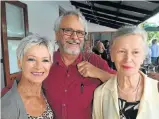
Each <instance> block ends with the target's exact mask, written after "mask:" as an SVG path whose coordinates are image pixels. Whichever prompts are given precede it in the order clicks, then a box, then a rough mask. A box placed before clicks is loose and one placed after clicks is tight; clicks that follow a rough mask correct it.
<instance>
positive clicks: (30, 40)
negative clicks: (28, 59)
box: [16, 34, 53, 61]
mask: <svg viewBox="0 0 159 119" xmlns="http://www.w3.org/2000/svg"><path fill="white" fill-rule="evenodd" d="M35 45H44V46H46V48H47V49H48V51H49V54H50V56H51V61H52V59H53V45H52V43H51V41H50V40H48V39H46V38H44V37H40V35H38V34H32V35H28V36H27V37H25V38H23V39H22V40H21V41H20V43H19V45H18V48H17V50H16V54H17V59H18V60H21V61H22V59H23V56H24V55H25V53H26V52H27V51H28V49H30V48H31V47H33V46H35ZM37 52H38V51H37Z"/></svg>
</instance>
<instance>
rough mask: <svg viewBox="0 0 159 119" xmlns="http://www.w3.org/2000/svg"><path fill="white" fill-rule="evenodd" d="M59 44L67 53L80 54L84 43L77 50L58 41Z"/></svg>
mask: <svg viewBox="0 0 159 119" xmlns="http://www.w3.org/2000/svg"><path fill="white" fill-rule="evenodd" d="M57 44H58V46H59V48H60V47H61V48H62V49H63V51H64V52H65V53H67V54H70V55H78V54H80V52H81V51H82V49H83V44H84V43H82V44H81V46H80V49H78V50H76V51H75V50H70V49H68V48H66V46H65V45H62V44H61V43H60V42H57Z"/></svg>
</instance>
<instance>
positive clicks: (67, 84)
mask: <svg viewBox="0 0 159 119" xmlns="http://www.w3.org/2000/svg"><path fill="white" fill-rule="evenodd" d="M82 60H83V58H82V54H80V55H79V57H78V58H77V60H76V61H75V62H74V63H73V64H71V65H69V66H68V67H66V66H65V64H64V63H63V62H62V60H61V56H60V52H59V51H57V52H56V53H55V54H54V63H53V65H52V67H51V69H50V73H49V76H48V78H47V79H46V80H45V81H44V90H45V94H46V97H47V99H48V102H49V104H50V106H51V108H52V110H53V112H54V114H55V119H91V115H92V101H93V93H94V90H95V89H96V87H97V86H98V85H100V83H101V82H100V80H99V79H93V78H84V77H82V76H81V75H80V73H79V72H78V70H77V64H78V63H80V62H81V61H82ZM89 62H90V63H91V64H93V65H94V66H96V67H99V68H101V69H103V70H105V71H107V72H110V73H115V71H114V70H112V69H110V68H109V66H108V64H107V62H106V61H105V60H103V59H102V58H100V57H99V56H97V55H95V54H93V53H92V54H91V56H90V60H89Z"/></svg>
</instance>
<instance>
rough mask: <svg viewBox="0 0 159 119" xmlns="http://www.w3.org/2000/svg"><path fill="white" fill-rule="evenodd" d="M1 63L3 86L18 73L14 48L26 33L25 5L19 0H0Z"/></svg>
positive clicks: (11, 80) (26, 15) (26, 17)
mask: <svg viewBox="0 0 159 119" xmlns="http://www.w3.org/2000/svg"><path fill="white" fill-rule="evenodd" d="M1 29H2V31H1V34H2V36H1V41H2V57H3V59H2V63H3V66H4V81H5V86H7V85H9V84H10V83H12V82H13V79H15V78H17V77H18V76H19V75H20V70H19V69H18V66H17V58H16V48H17V46H18V43H19V42H20V40H21V39H22V38H23V37H25V36H26V35H27V34H28V13H27V5H26V4H24V3H22V2H19V1H2V2H1Z"/></svg>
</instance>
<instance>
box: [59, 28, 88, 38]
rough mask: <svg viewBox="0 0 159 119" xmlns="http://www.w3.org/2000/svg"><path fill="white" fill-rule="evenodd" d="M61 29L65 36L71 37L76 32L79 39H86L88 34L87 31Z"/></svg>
mask: <svg viewBox="0 0 159 119" xmlns="http://www.w3.org/2000/svg"><path fill="white" fill-rule="evenodd" d="M60 29H61V30H62V31H63V33H64V34H65V35H68V36H71V35H72V34H73V33H74V32H76V35H77V37H78V38H84V36H85V35H86V34H87V33H86V32H85V31H80V30H77V31H75V30H73V29H71V28H60Z"/></svg>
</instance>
